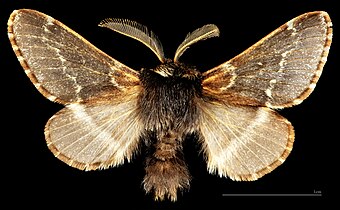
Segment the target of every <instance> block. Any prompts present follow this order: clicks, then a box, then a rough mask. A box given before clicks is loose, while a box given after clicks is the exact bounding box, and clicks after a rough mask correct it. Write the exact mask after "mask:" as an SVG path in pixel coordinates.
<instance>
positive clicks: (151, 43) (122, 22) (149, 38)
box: [99, 18, 220, 76]
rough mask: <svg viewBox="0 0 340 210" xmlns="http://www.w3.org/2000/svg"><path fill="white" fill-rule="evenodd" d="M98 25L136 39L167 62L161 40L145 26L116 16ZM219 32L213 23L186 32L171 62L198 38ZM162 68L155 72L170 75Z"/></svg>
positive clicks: (202, 38)
mask: <svg viewBox="0 0 340 210" xmlns="http://www.w3.org/2000/svg"><path fill="white" fill-rule="evenodd" d="M99 26H101V27H106V28H109V29H111V30H113V31H116V32H118V33H121V34H123V35H126V36H128V37H131V38H133V39H136V40H138V41H140V42H142V43H143V44H144V45H146V46H147V47H148V48H149V49H151V50H152V52H154V53H155V54H156V56H157V57H158V59H159V60H160V61H161V62H162V63H167V62H168V61H169V59H166V58H165V57H164V52H163V47H162V44H161V42H160V41H159V39H158V38H157V36H156V35H155V34H154V33H153V32H152V31H149V30H148V29H147V27H146V26H144V25H142V24H140V23H137V22H135V21H131V20H127V19H118V18H110V19H105V20H103V21H102V22H100V23H99ZM219 34H220V31H219V29H218V28H217V26H216V25H214V24H207V25H204V26H203V27H201V28H198V29H196V30H194V31H193V32H191V33H188V34H187V36H186V37H185V39H184V41H183V42H182V43H181V44H180V45H179V46H178V48H177V50H176V53H175V56H174V59H173V62H175V63H177V62H178V59H179V57H180V56H181V55H182V54H183V52H184V51H185V50H186V49H188V48H189V47H190V45H192V44H194V43H196V42H198V41H200V40H205V39H208V38H211V37H216V36H219ZM163 70H164V69H163ZM163 70H162V67H160V70H159V71H155V72H159V73H160V74H161V75H163V76H166V75H168V76H169V75H172V74H170V73H169V72H168V71H167V70H164V71H163Z"/></svg>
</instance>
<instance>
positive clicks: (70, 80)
mask: <svg viewBox="0 0 340 210" xmlns="http://www.w3.org/2000/svg"><path fill="white" fill-rule="evenodd" d="M8 36H9V39H10V41H11V44H12V47H13V50H14V52H15V54H16V55H17V57H18V60H19V61H20V64H21V65H22V66H23V68H24V70H25V73H26V74H27V75H28V77H29V78H30V79H31V81H32V82H33V84H34V85H35V87H36V88H37V89H38V90H39V91H40V92H41V93H42V94H43V95H44V96H45V97H46V98H48V99H50V100H52V101H57V102H60V103H63V104H68V103H74V102H82V101H85V100H88V99H91V97H97V96H98V94H106V93H111V94H114V93H116V92H120V91H123V90H125V88H127V87H130V86H135V85H138V84H139V79H138V72H137V71H134V70H132V69H131V68H129V67H127V66H125V65H123V64H122V63H120V62H118V61H116V60H114V59H113V58H111V57H109V56H108V55H107V54H105V53H104V52H102V51H100V50H99V49H97V48H96V47H95V46H93V45H92V44H91V43H89V42H88V41H86V40H85V39H84V38H82V37H81V36H80V35H79V34H77V33H76V32H74V31H73V30H71V29H70V28H68V27H67V26H65V25H64V24H62V23H61V22H59V21H57V20H55V19H53V18H52V17H50V16H47V15H45V14H43V13H40V12H37V11H34V10H28V9H23V10H15V11H14V12H13V13H12V14H11V16H10V18H9V20H8Z"/></svg>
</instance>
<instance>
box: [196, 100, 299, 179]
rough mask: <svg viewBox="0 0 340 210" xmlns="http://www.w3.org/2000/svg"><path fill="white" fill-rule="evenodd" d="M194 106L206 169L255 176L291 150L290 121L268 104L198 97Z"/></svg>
mask: <svg viewBox="0 0 340 210" xmlns="http://www.w3.org/2000/svg"><path fill="white" fill-rule="evenodd" d="M198 110H199V113H200V115H199V117H200V119H199V129H200V134H201V143H202V146H203V150H204V153H205V155H206V157H207V164H208V170H209V172H210V173H218V174H219V175H220V176H225V177H227V176H228V177H230V178H231V179H233V180H256V179H258V178H260V177H262V176H263V175H265V174H267V173H269V172H271V171H272V170H274V169H275V168H276V167H277V166H279V165H281V164H282V163H283V162H284V160H285V159H286V158H287V156H288V155H289V153H290V151H291V150H292V146H293V142H294V130H293V127H292V125H291V124H290V122H289V121H288V120H286V119H285V118H283V117H282V116H280V115H279V114H277V113H276V112H275V111H273V110H271V109H269V108H266V107H250V106H229V105H224V104H219V103H212V102H204V101H201V102H199V103H198Z"/></svg>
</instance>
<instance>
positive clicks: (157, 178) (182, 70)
mask: <svg viewBox="0 0 340 210" xmlns="http://www.w3.org/2000/svg"><path fill="white" fill-rule="evenodd" d="M141 81H142V85H143V87H144V91H143V92H142V93H141V95H140V103H139V105H140V109H141V112H140V113H142V122H143V123H145V124H144V126H145V133H144V134H143V135H142V138H143V140H144V142H145V143H146V145H147V146H148V155H147V157H146V168H145V170H146V176H145V178H144V188H145V190H146V191H147V192H154V193H155V196H156V199H161V200H162V199H163V198H164V197H169V198H170V199H171V200H176V196H177V190H178V189H187V188H189V181H190V174H189V171H188V169H187V166H186V163H185V161H184V156H183V152H182V142H183V140H184V139H186V137H187V136H188V135H191V134H192V133H194V132H195V131H197V125H198V117H197V114H198V113H197V108H196V105H195V100H196V98H197V97H200V96H201V75H200V73H199V72H198V71H196V70H195V69H193V68H188V67H187V66H183V65H182V64H179V63H173V62H172V61H168V62H166V63H165V64H162V65H160V66H158V67H157V68H156V69H153V70H142V72H141Z"/></svg>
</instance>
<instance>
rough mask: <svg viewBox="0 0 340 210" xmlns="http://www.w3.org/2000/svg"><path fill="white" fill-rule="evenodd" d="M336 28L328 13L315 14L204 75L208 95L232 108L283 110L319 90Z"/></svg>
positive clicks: (297, 20) (294, 21)
mask: <svg viewBox="0 0 340 210" xmlns="http://www.w3.org/2000/svg"><path fill="white" fill-rule="evenodd" d="M331 26H332V24H331V21H330V18H329V16H328V14H327V13H325V12H310V13H306V14H303V15H301V16H298V17H296V18H294V19H292V20H291V21H289V22H287V23H286V24H284V25H282V26H281V27H279V28H278V29H276V30H275V31H273V32H272V33H270V34H269V35H267V36H266V37H264V38H263V39H261V40H260V41H259V42H257V43H256V44H254V45H253V46H251V47H250V48H248V49H247V50H245V51H244V52H242V53H241V54H239V55H238V56H236V57H234V58H233V59H231V60H229V61H227V62H226V63H223V64H221V65H219V66H217V67H215V68H213V69H211V70H209V71H207V72H205V73H204V74H203V77H204V78H203V82H202V85H203V91H204V93H206V94H207V95H210V96H213V97H215V98H218V99H219V100H223V101H226V102H228V103H234V104H240V105H260V106H268V107H271V108H284V107H287V106H288V107H289V106H292V105H296V104H299V103H301V102H302V101H303V100H304V99H305V98H306V97H307V96H308V95H309V94H310V93H311V92H312V91H313V89H314V87H315V84H316V82H317V81H318V79H319V77H320V75H321V72H322V69H323V66H324V64H325V62H326V60H327V55H328V51H329V47H330V45H331V40H332V28H331Z"/></svg>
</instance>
